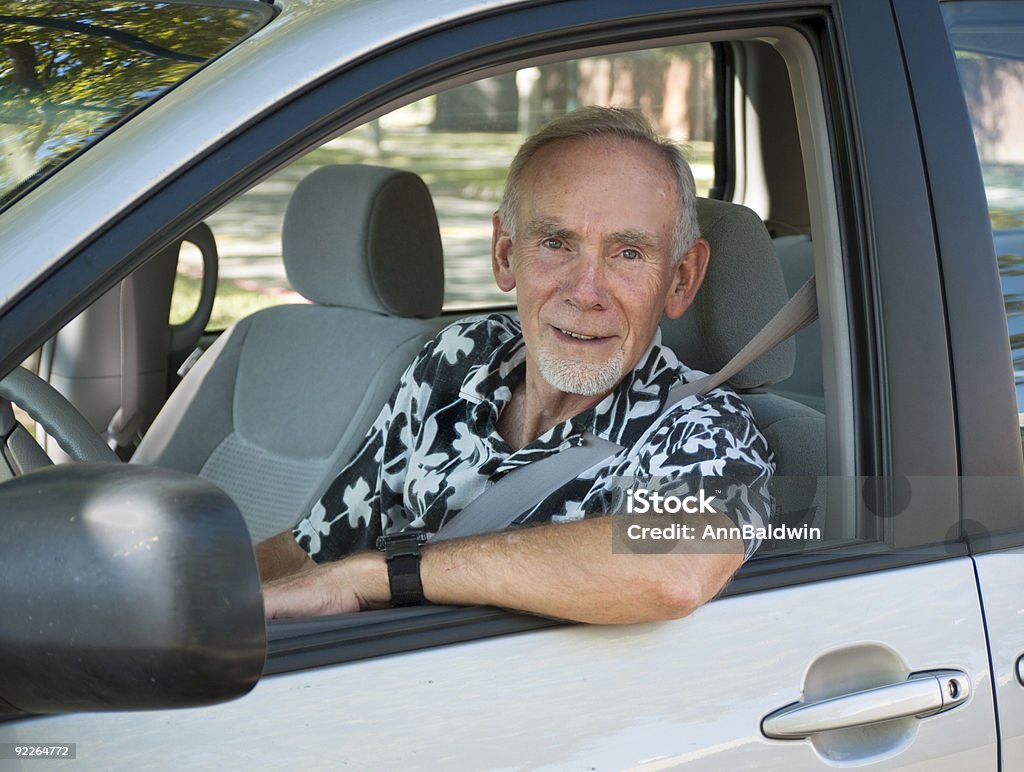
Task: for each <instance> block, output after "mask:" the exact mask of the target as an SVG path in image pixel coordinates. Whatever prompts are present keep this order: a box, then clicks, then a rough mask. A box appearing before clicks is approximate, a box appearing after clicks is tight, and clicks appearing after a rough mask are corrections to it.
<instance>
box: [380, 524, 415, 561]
mask: <svg viewBox="0 0 1024 772" xmlns="http://www.w3.org/2000/svg"><path fill="white" fill-rule="evenodd" d="M426 540H427V535H426V534H425V533H423V532H422V531H406V532H404V533H395V534H387V535H386V536H381V537H380V538H378V539H377V549H379V550H383V551H384V555H385V557H387V558H388V559H389V560H390V559H391V558H393V557H397V556H398V555H419V554H420V546H421V545H422V544H423V543H424V542H426Z"/></svg>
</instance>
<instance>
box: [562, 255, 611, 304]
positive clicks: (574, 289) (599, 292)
mask: <svg viewBox="0 0 1024 772" xmlns="http://www.w3.org/2000/svg"><path fill="white" fill-rule="evenodd" d="M561 289H562V296H563V298H564V299H565V302H566V303H568V304H569V305H570V306H573V307H574V308H576V309H578V310H580V311H588V310H600V309H603V308H607V307H608V276H607V275H606V266H605V261H604V260H602V259H601V257H600V256H599V255H596V254H593V253H591V254H581V255H579V256H577V258H576V259H575V260H573V261H572V263H571V264H570V265H569V267H568V270H567V272H566V276H565V278H564V279H563V282H562V288H561Z"/></svg>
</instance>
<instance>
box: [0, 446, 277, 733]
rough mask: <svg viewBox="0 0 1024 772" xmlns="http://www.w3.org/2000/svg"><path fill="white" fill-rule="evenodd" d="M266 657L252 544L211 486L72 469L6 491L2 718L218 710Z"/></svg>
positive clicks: (131, 472) (143, 472)
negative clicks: (216, 705) (218, 704)
mask: <svg viewBox="0 0 1024 772" xmlns="http://www.w3.org/2000/svg"><path fill="white" fill-rule="evenodd" d="M265 657H266V622H265V619H264V613H263V597H262V594H261V591H260V580H259V572H258V571H257V568H256V561H255V558H254V555H253V549H252V543H251V541H250V539H249V533H248V530H247V529H246V526H245V523H244V521H243V519H242V516H241V514H240V512H239V511H238V507H237V506H236V505H235V504H234V502H233V501H232V500H231V499H230V498H229V497H228V496H227V494H225V493H224V492H223V491H221V490H220V489H219V488H218V487H217V486H215V485H214V484H213V483H211V482H209V481H207V480H203V479H201V478H199V477H195V476H193V475H189V474H185V473H183V472H177V471H173V470H169V469H160V468H158V467H144V466H136V465H131V464H67V465H62V466H56V467H49V468H46V469H41V470H38V471H35V472H32V473H30V474H27V475H24V476H22V477H18V478H16V479H14V480H10V481H8V482H5V483H3V484H2V485H0V714H2V713H8V714H10V713H67V712H73V711H87V710H136V709H147V708H176V707H188V706H198V705H208V704H211V703H215V702H221V701H224V700H229V699H232V698H234V697H238V696H240V695H242V694H245V693H246V692H248V691H249V690H250V689H252V687H253V686H254V685H255V683H256V681H257V680H259V677H260V674H261V672H262V670H263V664H264V660H265Z"/></svg>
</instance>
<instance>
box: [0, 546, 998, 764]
mask: <svg viewBox="0 0 1024 772" xmlns="http://www.w3.org/2000/svg"><path fill="white" fill-rule="evenodd" d="M839 596H842V597H845V598H850V599H851V600H850V602H848V603H845V604H837V603H836V602H835V599H836V597H839ZM925 597H927V598H928V601H927V602H923V603H922V602H917V599H919V598H925ZM923 631H926V632H923ZM837 652H840V653H843V656H842V657H840V656H839V655H837ZM826 655H830V656H831V657H833V658H834V661H835V664H836V667H834V668H832V667H830V668H826V670H827V671H829V672H828V678H830V679H833V680H835V681H837V682H841V681H843V680H844V679H846V680H847V682H848V683H847V684H846V685H845V688H844V689H843V690H841V692H842V691H853V690H855V689H856V688H858V687H859V688H867V687H868V686H872V685H878V683H869V682H870V680H871V679H877V678H879V675H880V671H882V670H884V669H885V668H887V667H890V666H891V667H894V668H895V669H900V667H902V672H900V673H899V676H898V677H897V676H896V675H894V676H893V680H899V678H902V677H905V676H906V675H908V674H909V673H911V672H917V671H922V670H933V669H936V668H955V669H959V670H962V671H963V672H964V673H966V674H967V675H968V677H969V678H970V681H971V685H972V689H973V696H972V698H971V699H970V701H969V702H968V703H967V704H965V705H963V706H961V707H958V708H956V709H954V710H951V711H949V712H948V713H945V714H940V715H936V716H932V717H930V718H925V719H908V720H906V725H905V728H904V729H902V730H900V731H899V732H897V733H896V734H895V736H894V737H891V738H889V739H888V740H887V741H883V740H882V739H880V738H879V737H878V736H877V733H872V732H871V731H864V730H861V732H860V734H859V736H857V735H854V734H853V733H851V736H850V739H849V744H850V745H849V748H848V751H847V752H848V753H849V754H850V756H849V757H848V758H847V759H846V761H847V762H848V763H852V762H854V761H858V760H859V761H861V762H864V761H868V760H869V759H872V760H875V761H878V762H879V764H878V768H887V769H914V768H919V767H920V768H928V769H951V770H952V769H963V768H973V769H994V768H995V757H996V738H995V727H994V726H993V723H992V715H993V705H992V699H991V689H990V676H989V670H988V658H987V655H986V654H985V645H984V639H983V632H982V624H981V618H980V608H979V603H978V596H977V590H976V587H975V581H974V570H973V566H972V564H971V561H970V559H968V558H961V559H954V560H945V561H940V562H936V563H932V564H928V565H923V566H918V567H915V568H905V569H898V570H896V571H889V572H878V573H874V574H867V575H864V576H859V577H851V578H846V579H838V580H834V581H830V582H820V583H813V584H808V585H805V586H798V587H792V588H787V589H784V590H776V591H771V592H766V593H758V594H751V595H744V596H739V597H731V598H726V599H724V600H721V601H717V602H715V603H712V604H711V605H709V606H706V607H704V608H703V609H701V610H699V611H698V612H697V613H696V614H694V615H693V616H692V617H690V618H688V619H685V620H679V621H675V622H664V623H658V624H649V625H634V626H622V627H615V626H584V625H572V626H565V627H558V628H555V629H550V630H543V631H537V632H531V633H523V634H520V635H514V636H507V637H502V638H496V639H491V640H484V641H479V642H474V643H468V644H460V645H457V646H454V647H441V648H437V649H430V650H425V651H420V652H415V653H410V654H403V655H398V656H392V657H381V658H378V659H373V660H367V661H363V662H357V663H349V664H345V665H339V666H335V667H325V668H319V669H315V670H305V671H298V672H295V673H289V674H285V675H278V676H271V677H267V678H265V679H264V680H263V681H261V682H260V683H259V684H258V685H257V686H256V688H255V690H254V691H253V693H252V694H251V695H249V696H248V697H246V698H245V699H242V700H238V701H235V702H233V703H228V704H225V705H221V706H217V707H213V708H204V709H194V710H187V711H176V712H170V713H121V714H111V715H102V714H98V715H75V716H66V717H53V718H38V719H31V720H25V721H19V722H15V723H11V724H0V742H42V741H44V740H47V739H49V740H53V739H56V738H61V739H64V740H68V741H70V740H74V739H76V738H77V741H78V759H79V763H80V764H85V765H87V766H89V767H91V768H94V767H96V766H102V767H103V768H105V769H139V768H145V767H146V766H147V765H148V764H147V762H148V763H149V764H151V763H152V761H153V754H154V753H157V752H158V753H159V758H160V763H159V765H160V766H161V767H166V768H184V767H189V768H204V769H209V768H213V766H214V765H220V764H224V763H227V764H229V765H237V766H245V767H246V768H252V769H279V768H281V767H282V766H285V765H297V766H300V767H302V768H319V769H329V768H337V767H338V766H341V765H346V766H351V767H353V768H357V769H387V768H395V767H397V766H400V767H402V768H408V769H437V768H444V769H474V768H481V767H488V768H523V767H539V768H550V769H557V768H573V769H579V768H598V769H607V768H615V769H618V768H625V767H639V768H648V769H665V768H673V767H676V766H678V765H682V764H686V765H687V768H691V766H692V768H696V769H709V770H718V769H779V770H783V769H805V768H809V767H813V766H817V765H820V764H831V763H835V761H837V759H835V760H831V761H826V760H825V759H824V758H823V757H822V756H821V755H820V754H819V751H818V750H817V749H816V748H815V747H814V746H813V745H812V743H811V742H810V741H807V740H794V741H779V740H769V739H767V738H765V737H764V736H763V735H762V734H761V731H760V724H761V720H762V719H763V718H764V717H765V716H767V715H768V714H770V713H772V712H773V711H775V710H776V709H778V708H781V707H783V706H785V705H787V704H790V703H792V702H794V701H797V700H800V699H801V696H802V694H801V692H802V688H803V685H804V680H805V678H806V677H807V673H808V670H809V669H811V667H812V666H813V665H814V664H815V663H816V662H817V663H821V662H822V661H823V659H822V658H823V657H825V656H826ZM897 662H902V666H897V665H896V664H895V663H897ZM858 667H863V668H865V669H866V670H867V671H870V674H868V673H865V675H864V676H863V677H862V678H856V677H853V676H852V675H851V673H852V672H853V671H854V670H855V669H856V668H858ZM883 680H884V679H883ZM841 692H840V693H841ZM641 695H642V698H639V699H638V697H640V696H641ZM228 727H232V728H233V729H231V730H230V731H226V729H227V728H228ZM833 734H835V733H833ZM441 737H443V738H444V741H443V742H438V738H441ZM253 738H260V742H259V743H256V744H254V742H253ZM873 745H874V746H875V750H874V751H872V750H871V748H872V746H873ZM889 746H893V747H889ZM887 748H888V749H887ZM858 753H862V754H863V756H862V757H861V758H857V754H858ZM937 760H943V762H942V763H945V765H946V766H942V763H939V762H938V761H937Z"/></svg>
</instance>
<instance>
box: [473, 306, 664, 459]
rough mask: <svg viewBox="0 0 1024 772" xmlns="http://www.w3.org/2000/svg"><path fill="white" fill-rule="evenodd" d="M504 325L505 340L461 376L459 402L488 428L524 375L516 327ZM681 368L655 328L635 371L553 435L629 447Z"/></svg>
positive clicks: (657, 409)
mask: <svg viewBox="0 0 1024 772" xmlns="http://www.w3.org/2000/svg"><path fill="white" fill-rule="evenodd" d="M507 321H508V322H509V323H510V324H509V325H508V327H507V328H506V330H505V331H506V333H507V335H508V337H507V338H505V339H504V340H500V341H496V343H497V345H496V346H494V347H493V348H492V350H491V353H490V356H489V357H488V358H487V359H486V360H485V361H484V362H482V363H481V364H480V365H478V366H477V367H474V368H472V369H471V370H470V371H469V373H467V375H466V378H465V380H463V383H462V387H461V389H460V395H461V396H462V398H463V399H465V400H467V401H468V402H470V403H471V404H473V405H474V406H477V410H476V412H477V415H478V417H479V418H481V419H483V418H484V417H485V416H484V415H482V414H481V413H485V414H487V415H486V417H487V418H489V419H490V422H491V424H492V426H493V423H495V422H496V421H497V417H498V416H499V415H500V414H501V411H502V409H503V408H504V407H505V405H506V404H508V402H509V400H510V399H511V398H512V392H513V391H514V390H515V387H516V386H517V385H518V384H519V383H520V382H521V381H522V380H523V378H525V377H526V346H525V343H524V341H523V335H522V331H521V328H520V327H519V325H518V322H517V321H516V320H514V319H513V318H512V317H508V318H507ZM681 369H682V368H681V366H680V363H679V360H678V359H676V357H675V354H673V353H672V351H671V349H668V348H665V347H663V346H662V345H661V330H660V329H656V330H655V331H654V337H653V339H652V340H651V342H650V344H649V345H648V346H647V349H646V350H645V351H644V353H643V355H642V356H641V357H640V361H639V362H638V363H637V365H636V367H634V368H633V369H632V370H631V371H630V372H628V373H626V375H625V377H624V378H623V379H622V381H620V382H619V385H618V386H616V387H615V389H613V390H612V391H611V393H609V394H608V395H607V396H606V397H605V398H604V399H602V400H601V401H600V402H599V403H597V404H596V405H595V406H594V407H592V408H590V409H589V410H584V411H583V412H582V413H579V414H578V415H576V416H574V417H573V418H570V419H569V421H568V422H567V423H569V424H570V426H569V427H566V426H565V424H562V425H560V426H561V427H562V430H560V431H558V432H557V434H558V435H560V436H561V437H565V438H570V437H576V436H577V435H580V434H583V433H584V432H591V433H593V434H594V435H596V436H598V437H600V438H602V439H605V440H609V441H611V442H615V443H618V444H619V445H623V446H629V445H632V444H633V443H634V442H635V441H636V440H638V439H639V438H640V436H641V435H642V434H643V433H644V431H646V429H647V428H648V426H649V425H650V422H651V420H652V417H653V416H654V415H657V414H660V413H661V411H662V408H663V407H664V402H665V398H666V396H667V393H668V390H669V389H670V388H671V387H672V386H673V385H674V384H675V383H676V382H677V381H678V380H679V379H680V371H681ZM481 408H487V409H484V410H481ZM565 429H568V431H565ZM550 433H551V431H549V432H548V433H546V434H545V436H547V434H550Z"/></svg>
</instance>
